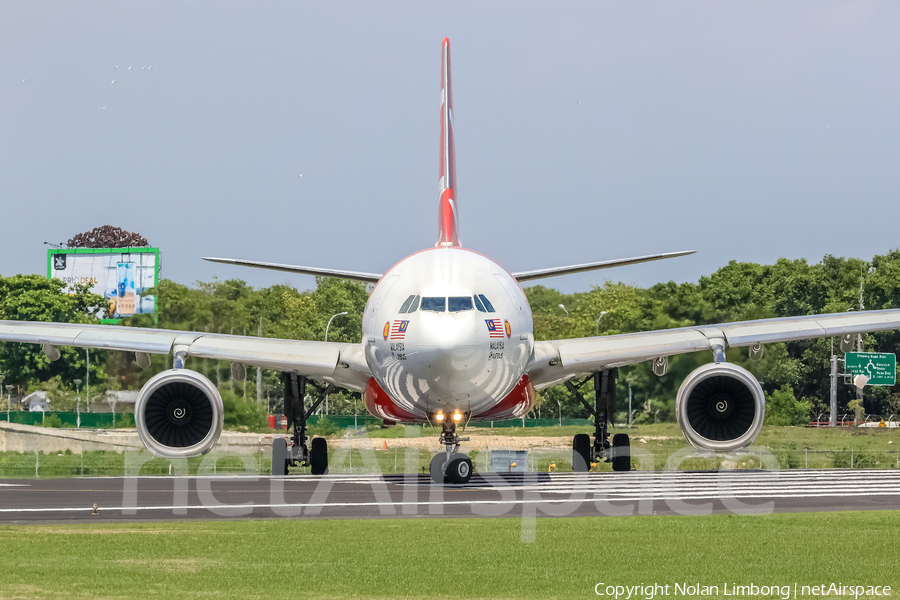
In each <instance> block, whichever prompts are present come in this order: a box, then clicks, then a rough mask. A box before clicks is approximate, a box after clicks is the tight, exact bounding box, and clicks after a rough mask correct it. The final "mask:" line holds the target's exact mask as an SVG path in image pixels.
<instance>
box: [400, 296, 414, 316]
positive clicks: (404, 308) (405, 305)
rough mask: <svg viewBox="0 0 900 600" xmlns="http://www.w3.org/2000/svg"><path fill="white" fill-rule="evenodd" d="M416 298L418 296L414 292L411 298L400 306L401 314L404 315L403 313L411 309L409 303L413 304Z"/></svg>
mask: <svg viewBox="0 0 900 600" xmlns="http://www.w3.org/2000/svg"><path fill="white" fill-rule="evenodd" d="M415 298H416V295H415V294H413V295H412V296H410V297H409V298H407V299H406V300H405V301H404V302H403V306H401V307H400V314H401V315H402V314H403V313H405V312H406V311H407V310H409V305H410V304H412V301H413V300H415Z"/></svg>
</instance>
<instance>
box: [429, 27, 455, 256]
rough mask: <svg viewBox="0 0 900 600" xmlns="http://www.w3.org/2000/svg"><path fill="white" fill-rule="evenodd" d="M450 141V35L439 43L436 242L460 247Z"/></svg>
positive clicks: (451, 131)
mask: <svg viewBox="0 0 900 600" xmlns="http://www.w3.org/2000/svg"><path fill="white" fill-rule="evenodd" d="M454 150H455V148H454V144H453V93H452V92H451V90H450V39H449V38H444V42H443V44H442V45H441V168H440V191H441V200H440V205H439V206H438V241H437V244H435V246H451V247H459V246H460V245H461V244H460V243H459V233H458V232H459V219H458V215H457V212H456V158H455V155H454V154H455V153H454Z"/></svg>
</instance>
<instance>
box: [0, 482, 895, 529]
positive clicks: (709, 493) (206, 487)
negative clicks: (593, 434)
mask: <svg viewBox="0 0 900 600" xmlns="http://www.w3.org/2000/svg"><path fill="white" fill-rule="evenodd" d="M94 504H96V505H97V507H98V508H97V510H96V514H95V511H94V509H93V505H94ZM884 509H895V510H900V471H898V470H838V469H828V470H799V469H798V470H783V471H746V470H741V471H721V472H715V471H703V472H675V471H662V472H659V471H656V472H652V471H632V472H630V473H609V472H607V473H585V474H573V473H561V474H556V473H553V474H547V473H526V474H511V475H508V474H481V475H478V474H476V475H475V476H473V478H472V481H471V482H469V483H468V484H466V485H461V486H458V485H437V484H434V483H433V482H432V481H431V480H430V478H428V477H427V476H422V475H409V476H404V475H385V476H378V475H334V476H322V477H314V476H309V475H298V476H288V477H271V476H262V477H261V476H255V475H240V476H213V477H97V478H80V479H28V480H2V481H0V523H6V524H11V523H28V522H99V521H115V522H137V521H172V520H181V519H192V520H193V519H210V518H212V519H247V518H251V519H254V518H256V519H260V518H300V519H321V518H338V519H341V518H345V519H369V518H423V517H425V518H428V517H431V518H441V517H475V518H484V517H562V516H622V515H674V514H684V515H702V514H713V513H727V514H766V513H771V512H795V511H823V510H884Z"/></svg>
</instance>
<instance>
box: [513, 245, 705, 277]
mask: <svg viewBox="0 0 900 600" xmlns="http://www.w3.org/2000/svg"><path fill="white" fill-rule="evenodd" d="M694 252H696V250H686V251H683V252H664V253H662V254H648V255H647V256H635V257H634V258H618V259H615V260H603V261H600V262H593V263H584V264H581V265H569V266H568V267H552V268H550V269H536V270H534V271H519V272H518V273H513V274H512V276H513V277H515V278H516V280H517V281H530V280H532V279H543V278H545V277H556V276H557V275H570V274H572V273H581V272H583V271H596V270H598V269H611V268H613V267H624V266H626V265H636V264H637V263H643V262H650V261H651V260H662V259H664V258H675V257H676V256H687V255H688V254H693V253H694Z"/></svg>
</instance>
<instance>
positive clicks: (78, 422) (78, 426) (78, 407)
mask: <svg viewBox="0 0 900 600" xmlns="http://www.w3.org/2000/svg"><path fill="white" fill-rule="evenodd" d="M72 383H74V384H75V395H76V396H77V399H76V404H75V414H76V417H75V429H81V393H80V390H81V380H80V379H73V380H72Z"/></svg>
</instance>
